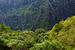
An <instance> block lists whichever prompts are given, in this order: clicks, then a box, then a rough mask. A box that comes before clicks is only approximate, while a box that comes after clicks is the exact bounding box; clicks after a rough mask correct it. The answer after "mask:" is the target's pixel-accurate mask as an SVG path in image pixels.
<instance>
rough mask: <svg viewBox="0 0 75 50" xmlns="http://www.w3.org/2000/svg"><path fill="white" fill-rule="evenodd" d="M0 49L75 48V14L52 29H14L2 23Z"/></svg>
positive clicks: (52, 49) (45, 49)
mask: <svg viewBox="0 0 75 50" xmlns="http://www.w3.org/2000/svg"><path fill="white" fill-rule="evenodd" d="M0 50H75V16H73V17H69V18H67V19H66V20H65V21H60V22H59V23H56V24H55V25H54V26H53V28H52V29H51V30H45V29H43V28H39V29H36V30H35V31H24V30H23V31H20V30H16V31H13V30H11V29H10V27H8V26H6V25H5V24H2V25H0Z"/></svg>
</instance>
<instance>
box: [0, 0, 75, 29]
mask: <svg viewBox="0 0 75 50" xmlns="http://www.w3.org/2000/svg"><path fill="white" fill-rule="evenodd" d="M73 15H75V0H0V24H6V25H8V26H10V27H11V28H12V29H15V30H16V29H20V30H22V29H27V30H31V29H32V30H34V29H36V28H40V27H42V28H47V27H48V28H49V29H50V28H51V27H52V26H53V25H54V24H55V23H58V22H59V21H60V20H64V19H65V18H67V17H69V16H73Z"/></svg>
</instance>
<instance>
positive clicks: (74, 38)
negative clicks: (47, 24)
mask: <svg viewBox="0 0 75 50" xmlns="http://www.w3.org/2000/svg"><path fill="white" fill-rule="evenodd" d="M74 30H75V16H73V17H71V18H68V19H66V20H65V21H63V22H61V23H59V24H56V25H55V26H54V27H53V29H52V30H51V31H50V32H49V33H50V36H49V39H51V38H52V39H58V41H60V42H61V43H63V44H64V47H65V49H66V50H71V49H72V48H73V47H74V46H75V31H74ZM68 47H69V48H68ZM70 48H71V49H70Z"/></svg>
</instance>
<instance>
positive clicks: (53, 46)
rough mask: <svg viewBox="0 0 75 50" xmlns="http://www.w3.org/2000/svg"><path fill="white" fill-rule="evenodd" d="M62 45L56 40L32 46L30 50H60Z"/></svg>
mask: <svg viewBox="0 0 75 50" xmlns="http://www.w3.org/2000/svg"><path fill="white" fill-rule="evenodd" d="M62 48H63V47H62V44H61V43H59V42H58V41H56V40H53V41H52V42H50V41H45V42H43V43H37V44H34V46H33V47H32V48H30V50H62Z"/></svg>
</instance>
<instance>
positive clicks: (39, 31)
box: [35, 28, 46, 34]
mask: <svg viewBox="0 0 75 50" xmlns="http://www.w3.org/2000/svg"><path fill="white" fill-rule="evenodd" d="M45 32H46V30H45V29H43V28H39V29H36V30H35V33H37V34H40V33H45Z"/></svg>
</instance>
